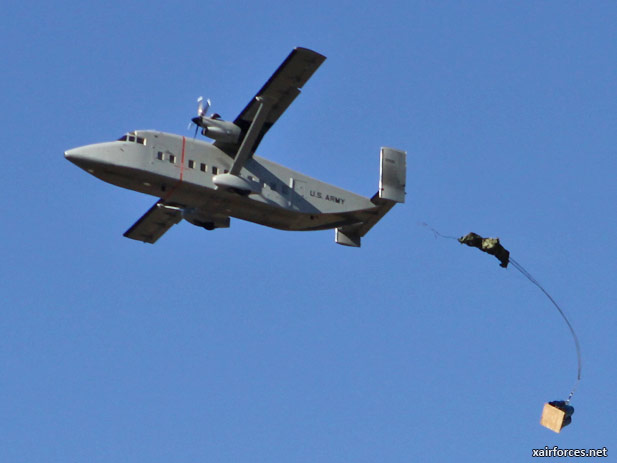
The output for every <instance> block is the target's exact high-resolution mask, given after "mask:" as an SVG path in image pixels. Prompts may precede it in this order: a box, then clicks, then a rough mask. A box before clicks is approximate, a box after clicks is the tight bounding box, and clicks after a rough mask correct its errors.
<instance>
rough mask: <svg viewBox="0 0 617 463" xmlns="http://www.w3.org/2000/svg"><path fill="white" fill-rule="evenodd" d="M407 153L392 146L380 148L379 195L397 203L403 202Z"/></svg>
mask: <svg viewBox="0 0 617 463" xmlns="http://www.w3.org/2000/svg"><path fill="white" fill-rule="evenodd" d="M406 172H407V153H406V152H405V151H401V150H397V149H393V148H381V157H380V169H379V197H380V198H381V199H389V200H390V201H394V202H397V203H404V202H405V182H406V180H407V173H406Z"/></svg>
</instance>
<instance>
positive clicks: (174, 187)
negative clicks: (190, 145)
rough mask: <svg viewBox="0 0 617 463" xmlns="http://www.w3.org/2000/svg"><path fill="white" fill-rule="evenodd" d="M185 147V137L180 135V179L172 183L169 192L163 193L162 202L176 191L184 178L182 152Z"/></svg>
mask: <svg viewBox="0 0 617 463" xmlns="http://www.w3.org/2000/svg"><path fill="white" fill-rule="evenodd" d="M185 149H186V137H182V155H181V156H180V179H179V180H178V181H177V182H176V183H175V184H174V186H173V187H172V188H171V189H170V190H169V193H167V194H166V195H165V197H164V198H163V202H167V201H168V200H169V199H170V198H171V197H172V196H173V194H174V193H175V192H176V190H177V189H178V187H179V186H180V184H181V183H182V180H183V178H184V152H185Z"/></svg>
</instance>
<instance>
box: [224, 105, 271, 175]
mask: <svg viewBox="0 0 617 463" xmlns="http://www.w3.org/2000/svg"><path fill="white" fill-rule="evenodd" d="M255 99H256V100H257V102H258V103H259V109H257V114H255V118H254V119H253V121H252V122H251V126H250V127H249V130H248V132H247V133H246V135H245V137H244V140H242V144H241V145H240V149H239V150H238V153H237V154H236V157H235V158H234V163H233V164H232V166H231V170H230V171H229V173H230V174H231V175H238V174H239V173H240V170H242V166H243V165H244V163H245V162H246V160H247V159H248V158H249V156H250V155H251V154H252V153H251V148H252V147H253V144H254V143H255V140H256V139H257V137H258V136H259V134H260V133H261V129H262V127H263V125H264V123H265V122H266V118H267V117H268V113H269V112H270V108H271V105H270V103H269V102H268V100H267V99H266V98H265V97H263V96H257V97H255Z"/></svg>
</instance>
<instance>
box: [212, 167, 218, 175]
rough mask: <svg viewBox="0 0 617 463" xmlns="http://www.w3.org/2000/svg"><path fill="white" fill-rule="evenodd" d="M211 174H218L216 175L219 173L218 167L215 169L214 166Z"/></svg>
mask: <svg viewBox="0 0 617 463" xmlns="http://www.w3.org/2000/svg"><path fill="white" fill-rule="evenodd" d="M212 173H213V174H214V175H216V174H218V173H219V168H218V167H216V166H212Z"/></svg>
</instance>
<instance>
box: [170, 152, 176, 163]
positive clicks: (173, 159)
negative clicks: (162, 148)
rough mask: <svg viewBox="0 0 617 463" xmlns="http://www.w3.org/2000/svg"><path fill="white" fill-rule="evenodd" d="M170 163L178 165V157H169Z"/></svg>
mask: <svg viewBox="0 0 617 463" xmlns="http://www.w3.org/2000/svg"><path fill="white" fill-rule="evenodd" d="M169 162H171V163H172V164H175V163H176V156H175V155H174V154H170V155H169Z"/></svg>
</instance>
